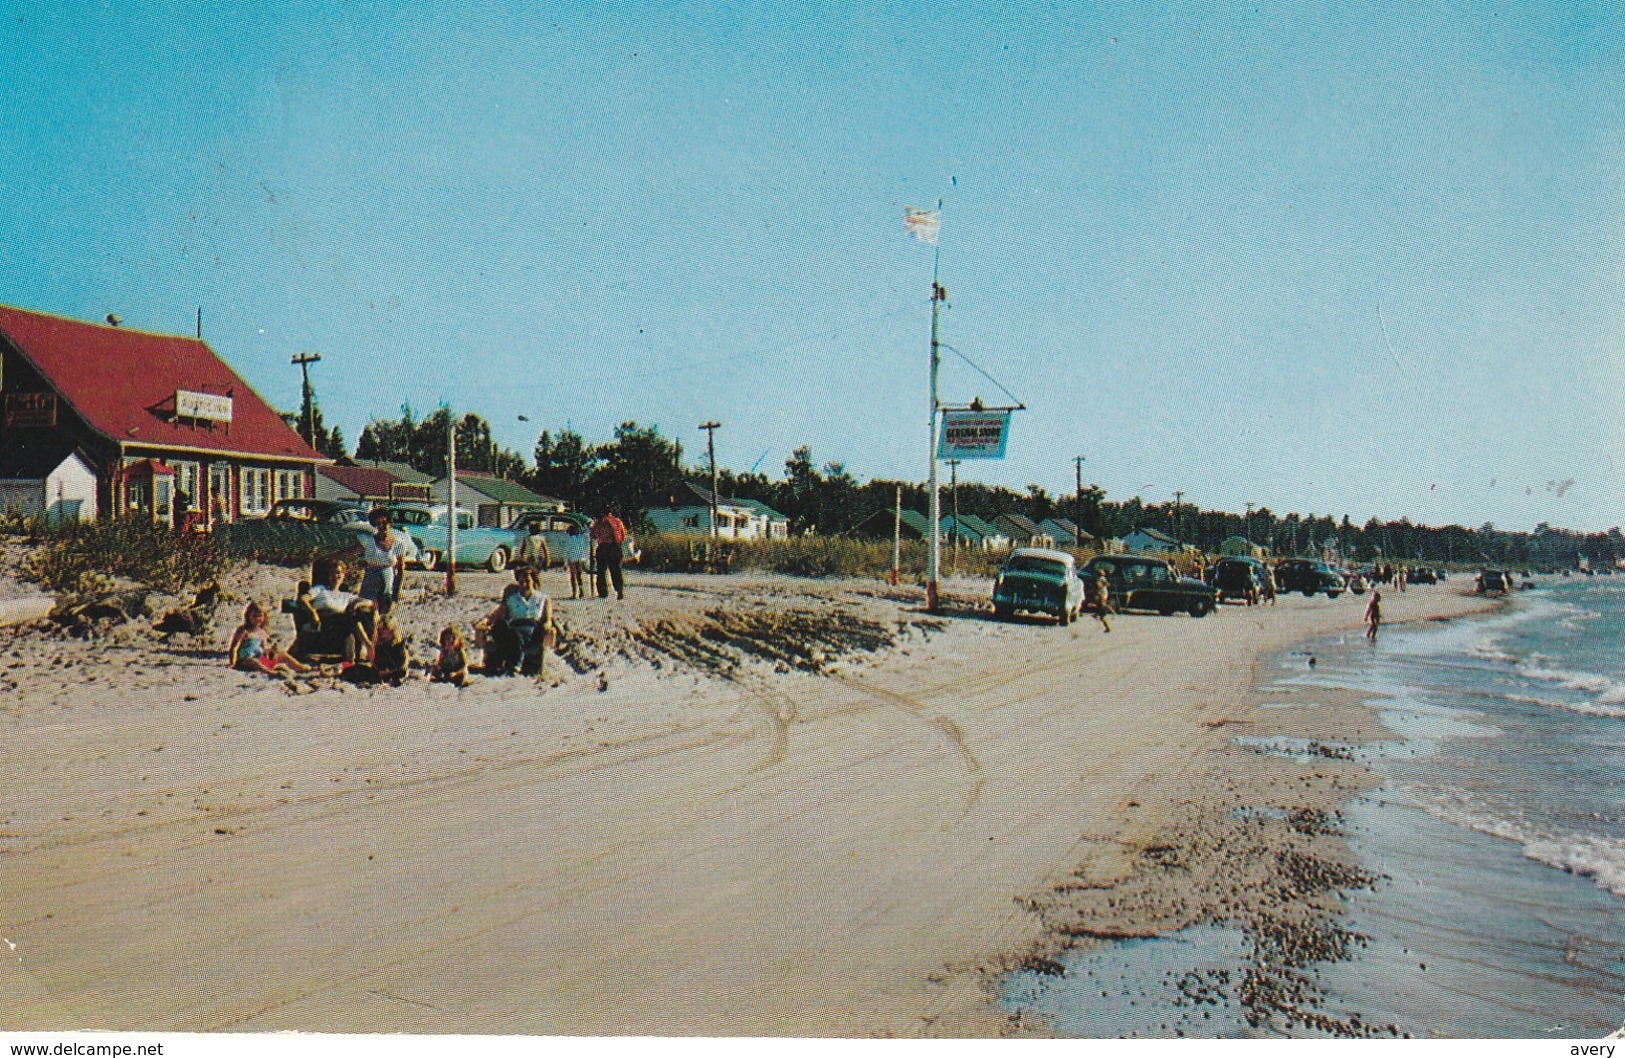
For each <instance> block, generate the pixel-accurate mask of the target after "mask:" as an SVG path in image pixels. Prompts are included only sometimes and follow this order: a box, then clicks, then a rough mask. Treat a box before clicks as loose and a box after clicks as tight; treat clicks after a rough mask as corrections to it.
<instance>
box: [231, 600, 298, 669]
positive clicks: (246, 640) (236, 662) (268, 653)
mask: <svg viewBox="0 0 1625 1058" xmlns="http://www.w3.org/2000/svg"><path fill="white" fill-rule="evenodd" d="M270 623H271V617H270V615H269V614H267V613H266V612H265V608H264V607H263V606H261V605H260V604H259V603H257V602H251V603H249V604H248V605H247V606H246V607H245V608H244V609H243V623H242V625H241V626H240V627H239V628H238V629H237V631H236V632H234V633H233V634H232V637H231V645H230V646H228V647H227V648H226V664H227V665H230V666H231V667H232V668H234V669H236V670H237V671H239V672H266V673H270V674H271V675H273V676H289V675H293V674H295V673H303V672H309V671H310V666H309V665H306V664H304V663H302V662H300V661H299V659H297V658H295V657H293V656H292V655H290V654H289V653H288V652H287V651H285V650H283V649H282V648H281V647H280V646H278V645H277V641H276V640H274V639H272V638H270Z"/></svg>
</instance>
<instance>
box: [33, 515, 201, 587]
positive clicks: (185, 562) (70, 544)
mask: <svg viewBox="0 0 1625 1058" xmlns="http://www.w3.org/2000/svg"><path fill="white" fill-rule="evenodd" d="M34 539H35V541H36V543H35V547H34V550H33V552H32V553H31V554H30V555H29V556H28V557H27V558H26V559H24V560H23V564H22V572H23V575H24V576H26V577H28V578H29V579H30V580H33V581H35V582H36V583H38V584H40V585H41V586H42V587H44V588H46V589H48V590H50V591H52V592H55V593H57V594H59V595H64V594H65V595H75V594H84V593H87V592H95V591H100V590H103V589H105V588H107V587H108V586H109V585H110V584H111V583H112V581H113V580H114V579H115V578H122V579H125V580H131V581H134V582H136V583H137V584H140V585H143V586H145V587H150V588H156V589H158V590H159V591H163V592H167V593H169V594H171V595H175V594H179V593H181V592H183V591H186V590H187V589H190V588H196V587H200V586H202V585H204V584H208V583H209V582H211V581H216V580H219V579H220V578H221V577H222V576H224V575H225V574H226V573H227V572H228V571H229V570H230V569H231V567H232V565H233V562H232V560H231V559H230V558H229V557H228V556H227V554H226V552H225V549H224V548H222V547H221V546H220V544H219V542H218V541H216V540H215V539H213V538H212V537H209V536H203V535H199V534H193V533H188V534H177V533H175V532H173V531H171V530H170V529H168V528H166V527H165V526H162V525H155V524H153V523H150V522H144V521H137V520H134V519H117V520H111V521H97V522H74V523H70V524H66V525H62V526H56V527H52V528H48V529H41V528H36V530H35V535H34Z"/></svg>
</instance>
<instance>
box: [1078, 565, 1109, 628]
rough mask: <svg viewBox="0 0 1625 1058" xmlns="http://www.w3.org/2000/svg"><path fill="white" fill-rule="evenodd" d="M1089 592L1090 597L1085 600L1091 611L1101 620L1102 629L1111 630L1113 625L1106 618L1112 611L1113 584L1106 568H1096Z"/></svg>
mask: <svg viewBox="0 0 1625 1058" xmlns="http://www.w3.org/2000/svg"><path fill="white" fill-rule="evenodd" d="M1087 594H1088V598H1086V599H1085V600H1084V601H1085V602H1087V603H1088V604H1089V610H1090V612H1092V613H1093V614H1094V615H1095V619H1096V620H1098V621H1099V622H1100V628H1101V631H1103V632H1110V631H1111V630H1112V626H1111V624H1110V622H1108V621H1107V620H1106V615H1107V614H1109V613H1111V612H1112V586H1111V584H1110V583H1108V582H1107V580H1106V571H1105V570H1103V569H1097V570H1095V579H1094V580H1092V581H1090V582H1089V586H1088V592H1087Z"/></svg>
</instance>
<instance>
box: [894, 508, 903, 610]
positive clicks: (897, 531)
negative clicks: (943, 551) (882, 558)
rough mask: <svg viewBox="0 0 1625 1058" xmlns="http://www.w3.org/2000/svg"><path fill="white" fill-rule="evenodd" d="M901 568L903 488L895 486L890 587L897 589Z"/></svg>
mask: <svg viewBox="0 0 1625 1058" xmlns="http://www.w3.org/2000/svg"><path fill="white" fill-rule="evenodd" d="M902 568H903V486H901V485H899V486H897V504H896V506H894V507H893V508H892V523H891V586H892V587H894V588H895V587H897V582H898V580H899V579H901V577H902Z"/></svg>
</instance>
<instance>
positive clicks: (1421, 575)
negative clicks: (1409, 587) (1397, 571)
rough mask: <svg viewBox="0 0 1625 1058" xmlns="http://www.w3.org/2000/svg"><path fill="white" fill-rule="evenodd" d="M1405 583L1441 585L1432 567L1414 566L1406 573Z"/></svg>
mask: <svg viewBox="0 0 1625 1058" xmlns="http://www.w3.org/2000/svg"><path fill="white" fill-rule="evenodd" d="M1405 582H1406V583H1407V584H1437V583H1439V575H1438V574H1437V573H1435V572H1433V567H1431V566H1412V567H1411V568H1410V569H1408V570H1406V571H1405Z"/></svg>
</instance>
